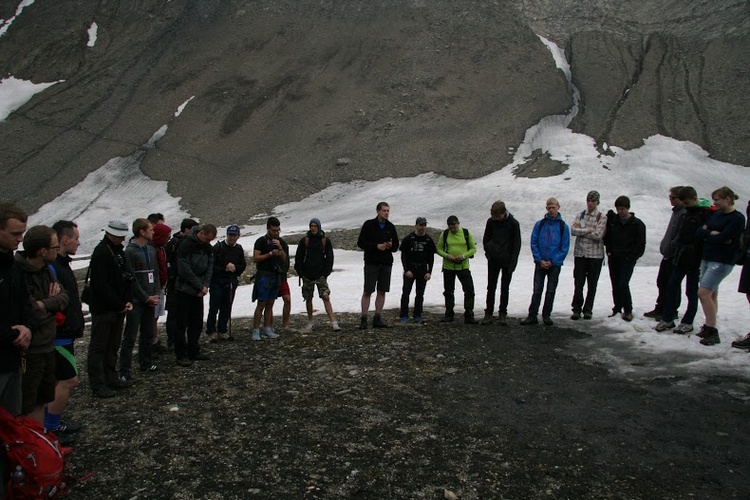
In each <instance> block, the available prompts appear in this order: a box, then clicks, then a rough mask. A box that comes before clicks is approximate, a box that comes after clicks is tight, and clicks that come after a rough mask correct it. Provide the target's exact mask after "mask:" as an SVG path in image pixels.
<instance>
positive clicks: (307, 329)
mask: <svg viewBox="0 0 750 500" xmlns="http://www.w3.org/2000/svg"><path fill="white" fill-rule="evenodd" d="M314 326H315V322H314V321H308V322H307V324H306V325H305V327H304V328H303V329H302V331H303V332H311V331H313V327H314Z"/></svg>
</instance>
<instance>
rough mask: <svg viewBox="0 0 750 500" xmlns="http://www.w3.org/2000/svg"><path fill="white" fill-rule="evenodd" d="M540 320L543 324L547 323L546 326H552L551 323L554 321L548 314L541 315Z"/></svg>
mask: <svg viewBox="0 0 750 500" xmlns="http://www.w3.org/2000/svg"><path fill="white" fill-rule="evenodd" d="M542 321H543V322H544V324H545V325H547V326H552V325H554V324H555V322H554V321H552V318H550V317H549V316H542Z"/></svg>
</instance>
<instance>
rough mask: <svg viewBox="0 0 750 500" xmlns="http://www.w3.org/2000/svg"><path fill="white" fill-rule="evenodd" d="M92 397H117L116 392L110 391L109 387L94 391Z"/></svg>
mask: <svg viewBox="0 0 750 500" xmlns="http://www.w3.org/2000/svg"><path fill="white" fill-rule="evenodd" d="M91 395H92V396H94V397H95V398H101V399H104V398H113V397H115V396H116V395H117V393H116V392H115V391H113V390H112V389H110V388H109V387H100V388H98V389H92V391H91Z"/></svg>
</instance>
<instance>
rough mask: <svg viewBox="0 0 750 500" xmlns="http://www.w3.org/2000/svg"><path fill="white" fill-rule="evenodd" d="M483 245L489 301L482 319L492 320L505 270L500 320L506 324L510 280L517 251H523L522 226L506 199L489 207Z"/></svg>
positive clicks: (501, 289) (518, 252)
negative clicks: (498, 283) (509, 208)
mask: <svg viewBox="0 0 750 500" xmlns="http://www.w3.org/2000/svg"><path fill="white" fill-rule="evenodd" d="M482 246H483V247H484V255H485V256H486V257H487V305H486V307H485V309H484V318H482V321H481V323H482V324H483V325H489V324H492V321H493V319H492V310H493V309H494V307H495V291H496V290H497V279H498V277H499V276H500V271H502V273H503V274H502V279H501V280H500V306H499V307H498V311H497V313H498V314H497V320H498V324H500V325H507V324H508V301H509V300H510V281H511V280H512V279H513V272H514V271H515V270H516V266H517V265H518V255H519V254H520V253H521V226H520V225H519V224H518V221H517V220H516V219H515V218H514V217H513V214H511V213H510V212H508V210H507V208H506V207H505V203H504V202H502V201H500V200H498V201H496V202H495V203H493V204H492V208H491V209H490V218H489V219H487V225H486V226H485V228H484V236H483V237H482Z"/></svg>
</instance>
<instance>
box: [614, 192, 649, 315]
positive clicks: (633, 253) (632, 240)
mask: <svg viewBox="0 0 750 500" xmlns="http://www.w3.org/2000/svg"><path fill="white" fill-rule="evenodd" d="M615 210H616V211H617V212H616V213H615V212H613V211H612V210H610V211H609V212H607V232H606V233H605V235H604V246H605V248H606V249H607V257H608V262H609V279H610V281H611V282H612V300H613V302H614V305H613V306H612V314H611V315H610V317H612V316H615V315H617V314H620V313H622V319H624V320H625V321H633V297H632V295H631V294H630V278H632V277H633V271H634V270H635V263H636V261H637V260H638V259H640V258H641V256H642V255H643V253H644V252H645V251H646V226H645V225H644V224H643V222H642V221H641V220H640V219H638V218H637V217H636V216H635V214H634V213H632V212H630V198H628V197H627V196H620V197H618V198H617V199H616V200H615Z"/></svg>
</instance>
